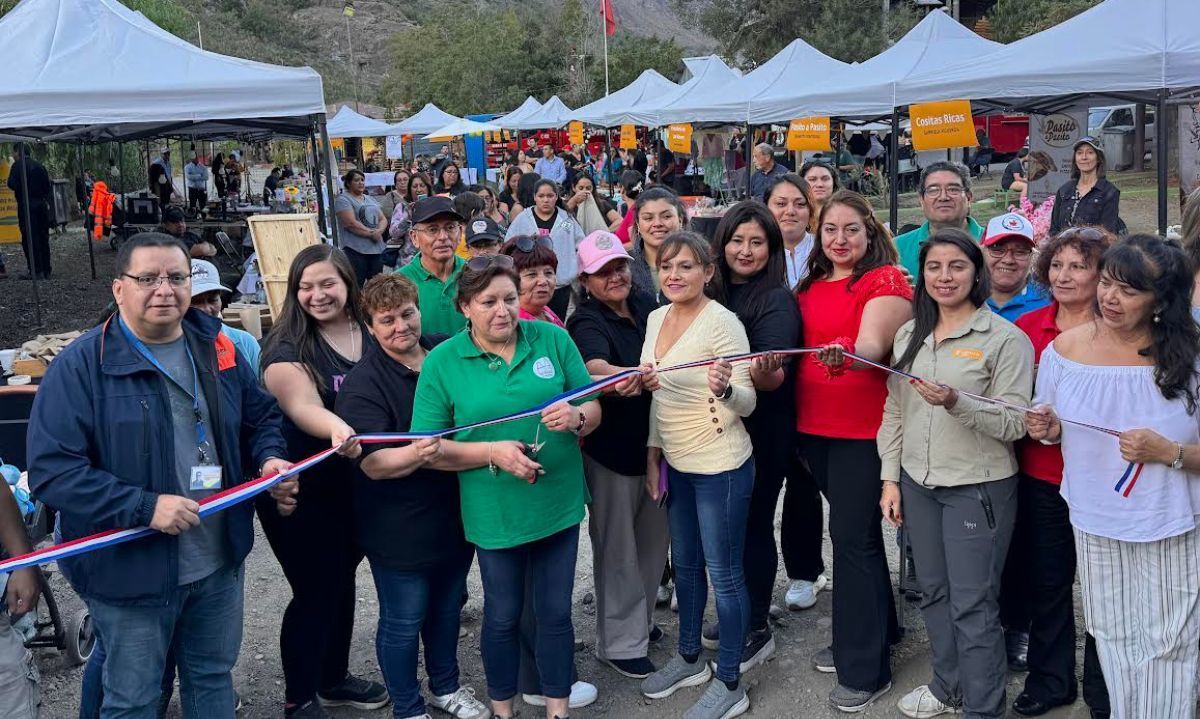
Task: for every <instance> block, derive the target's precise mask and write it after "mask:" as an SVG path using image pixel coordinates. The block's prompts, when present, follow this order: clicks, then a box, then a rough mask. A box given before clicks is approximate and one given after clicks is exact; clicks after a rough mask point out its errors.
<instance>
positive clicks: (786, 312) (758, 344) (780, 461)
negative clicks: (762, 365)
mask: <svg viewBox="0 0 1200 719" xmlns="http://www.w3.org/2000/svg"><path fill="white" fill-rule="evenodd" d="M749 287H750V285H745V284H743V285H735V284H731V285H730V287H729V304H730V307H729V309H730V310H733V312H734V313H735V314H736V315H737V316H738V319H740V320H741V321H742V324H743V325H745V327H746V337H747V339H749V340H750V351H751V352H764V351H766V350H779V349H788V348H791V347H797V346H799V344H798V343H799V342H800V337H801V336H802V335H801V332H800V329H801V321H800V309H799V308H798V307H797V306H796V298H795V297H794V296H793V295H792V293H791V292H789V291H788V289H787V288H785V287H778V288H776V289H773V290H771V291H770V292H768V293H767V294H766V296H765V297H764V298H763V301H762V303H761V305H760V306H758V307H757V308H754V307H749V306H747V302H748V297H749V295H748V294H747V292H746V290H747V289H749ZM785 362H786V359H785ZM795 375H796V373H795V370H794V368H792V367H790V366H788V365H785V367H784V381H783V384H782V385H780V386H779V387H778V388H777V389H775V390H773V391H770V392H759V393H758V403H757V405H756V406H755V408H754V413H753V414H751V415H750V416H749V417H747V418H746V419H745V423H746V430H747V431H748V432H749V433H750V441H751V442H752V443H753V444H754V456H755V462H756V464H758V465H761V468H760V471H771V470H773V471H783V470H781V469H779V468H780V467H786V462H787V461H788V459H789V458H788V453H789V452H790V451H791V447H792V445H793V435H794V434H795V427H796V391H795V382H796V379H795ZM768 462H769V463H772V464H773V465H774V466H773V467H769V466H768V465H767V464H766V463H768Z"/></svg>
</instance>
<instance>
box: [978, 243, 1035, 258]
mask: <svg viewBox="0 0 1200 719" xmlns="http://www.w3.org/2000/svg"><path fill="white" fill-rule="evenodd" d="M987 251H988V254H989V255H991V256H992V257H994V258H996V259H997V260H999V259H1001V258H1003V257H1004V256H1005V255H1007V254H1010V253H1011V254H1012V256H1013V257H1014V258H1015V259H1018V260H1027V259H1029V258H1030V256H1032V255H1033V248H1032V247H1021V246H1019V245H1010V246H1009V247H1000V246H995V247H989V248H987Z"/></svg>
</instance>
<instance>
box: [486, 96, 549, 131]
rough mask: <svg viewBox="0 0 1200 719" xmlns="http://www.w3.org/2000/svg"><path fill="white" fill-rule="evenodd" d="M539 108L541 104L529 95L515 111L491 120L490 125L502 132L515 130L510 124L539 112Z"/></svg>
mask: <svg viewBox="0 0 1200 719" xmlns="http://www.w3.org/2000/svg"><path fill="white" fill-rule="evenodd" d="M541 107H542V103H540V102H538V101H537V99H536V98H534V96H533V95H530V96H529V97H527V98H525V102H522V103H521V105H520V106H519V107H518V108H517V109H515V110H513V111H512V112H510V113H508V114H507V115H501V116H500V117H497V118H496V119H494V120H492V124H493V125H499V126H500V127H501V128H502V129H504V130H515V129H517V128H515V127H513V125H512V123H515V122H518V121H519V120H523V119H525V118H527V117H529V116H530V115H531V114H533V113H534V112H536V111H538V110H540V109H541Z"/></svg>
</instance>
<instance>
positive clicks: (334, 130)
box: [327, 105, 392, 137]
mask: <svg viewBox="0 0 1200 719" xmlns="http://www.w3.org/2000/svg"><path fill="white" fill-rule="evenodd" d="M327 127H328V130H329V136H330V137H383V136H385V135H388V134H390V133H391V128H392V126H391V125H389V124H388V123H386V122H383V121H382V120H376V119H374V118H370V117H367V116H366V115H360V114H358V113H357V112H355V111H354V110H351V109H350V108H349V107H347V106H346V105H342V109H340V110H338V111H337V114H336V115H334V116H333V119H331V120H330V121H329V124H328V125H327Z"/></svg>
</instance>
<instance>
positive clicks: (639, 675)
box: [596, 657, 656, 679]
mask: <svg viewBox="0 0 1200 719" xmlns="http://www.w3.org/2000/svg"><path fill="white" fill-rule="evenodd" d="M596 659H597V660H599V661H600V663H601V664H607V665H608V666H610V667H612V668H613V669H614V670H616V672H617V674H620V675H621V676H625V677H629V678H630V679H645V678H646V677H648V676H650V675H651V674H653V673H654V672H655V671H656V670H655V668H654V662H652V661H650V658H649V657H637V658H636V659H603V658H601V657H596Z"/></svg>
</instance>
